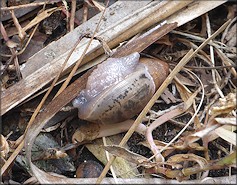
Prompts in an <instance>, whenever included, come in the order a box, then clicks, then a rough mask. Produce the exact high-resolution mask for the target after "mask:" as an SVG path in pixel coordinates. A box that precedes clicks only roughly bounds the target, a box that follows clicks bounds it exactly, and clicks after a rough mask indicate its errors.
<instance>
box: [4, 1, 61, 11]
mask: <svg viewBox="0 0 237 185" xmlns="http://www.w3.org/2000/svg"><path fill="white" fill-rule="evenodd" d="M59 1H60V0H50V1H44V2H37V3H29V4H22V5H17V6H10V7H2V8H0V10H1V11H6V10H15V9H20V8H28V7H33V6H40V5H44V4H54V3H57V2H59Z"/></svg>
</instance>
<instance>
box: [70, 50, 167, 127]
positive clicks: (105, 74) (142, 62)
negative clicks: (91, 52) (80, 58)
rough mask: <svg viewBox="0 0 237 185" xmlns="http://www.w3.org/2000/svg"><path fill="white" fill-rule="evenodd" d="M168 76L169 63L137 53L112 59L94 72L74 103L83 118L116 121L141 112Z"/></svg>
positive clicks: (101, 121)
mask: <svg viewBox="0 0 237 185" xmlns="http://www.w3.org/2000/svg"><path fill="white" fill-rule="evenodd" d="M167 75H168V64H167V63H165V62H163V61H160V60H157V59H149V58H141V59H140V55H139V53H137V52H135V53H132V54H130V55H128V56H125V57H121V58H109V59H107V60H106V61H104V62H103V63H102V64H99V65H98V67H97V68H96V69H95V70H94V71H93V72H92V73H91V75H90V76H89V78H88V81H87V84H86V89H84V90H82V91H81V92H80V94H79V95H78V96H77V98H76V99H74V100H73V102H72V103H73V106H74V107H77V108H78V109H79V111H78V116H79V118H81V119H84V120H88V121H91V122H99V123H112V122H113V123H117V122H121V121H125V120H127V119H130V118H132V117H133V116H135V115H136V114H138V113H139V112H140V111H141V110H142V109H143V108H144V107H145V105H146V104H147V102H148V101H149V100H150V98H151V97H152V96H153V94H154V92H155V91H156V89H157V88H158V87H159V86H160V85H161V83H162V82H163V81H164V80H165V78H166V77H167Z"/></svg>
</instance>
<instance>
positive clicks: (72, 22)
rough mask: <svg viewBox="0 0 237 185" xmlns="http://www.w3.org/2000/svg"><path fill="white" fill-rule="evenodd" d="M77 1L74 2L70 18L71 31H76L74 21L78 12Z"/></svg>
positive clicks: (73, 0)
mask: <svg viewBox="0 0 237 185" xmlns="http://www.w3.org/2000/svg"><path fill="white" fill-rule="evenodd" d="M76 6H77V1H76V0H72V4H71V17H70V31H72V30H74V20H75V12H76Z"/></svg>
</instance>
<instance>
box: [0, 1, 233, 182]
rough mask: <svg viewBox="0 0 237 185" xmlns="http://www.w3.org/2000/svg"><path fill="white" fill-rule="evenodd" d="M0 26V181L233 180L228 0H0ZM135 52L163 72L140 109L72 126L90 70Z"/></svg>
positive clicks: (229, 13)
mask: <svg viewBox="0 0 237 185" xmlns="http://www.w3.org/2000/svg"><path fill="white" fill-rule="evenodd" d="M149 3H150V4H149ZM192 12H193V13H192ZM0 24H1V25H0V26H1V52H0V55H1V61H0V62H1V115H2V125H1V126H2V132H1V138H0V139H1V163H0V164H1V176H2V182H4V183H9V184H13V183H25V184H29V183H59V182H60V183H74V184H79V183H95V182H97V183H101V182H102V183H143V184H147V183H177V182H186V183H201V182H207V183H234V181H235V179H236V63H235V61H236V58H237V57H236V28H237V26H236V25H237V23H236V2H235V1H229V2H225V1H210V2H208V1H206V2H205V1H200V2H196V1H195V2H192V1H177V2H172V1H163V2H161V3H160V4H159V3H158V1H155V2H150V1H141V2H134V1H115V0H113V1H111V0H110V1H106V0H105V1H102V0H100V1H99V0H98V1H97V0H85V1H81V0H51V1H39V0H35V1H34V0H23V1H18V0H3V1H1V23H0ZM134 52H139V53H140V54H141V56H145V57H149V58H153V59H154V58H155V59H160V60H163V61H165V62H167V63H168V64H169V76H168V77H167V78H166V79H165V81H164V82H163V83H162V85H161V86H160V87H159V88H158V90H157V91H156V92H155V93H154V95H153V97H152V98H151V99H150V101H149V102H148V103H147V104H146V105H144V109H143V110H142V111H141V112H140V114H138V115H136V116H134V117H131V119H129V120H126V121H124V122H121V123H110V124H103V123H91V122H87V121H85V120H80V119H79V118H78V116H77V115H78V114H77V111H78V110H77V109H76V108H74V107H72V105H71V101H72V100H73V99H74V98H75V97H76V96H77V95H78V93H80V91H81V90H82V89H84V88H85V86H86V82H87V78H88V76H89V75H90V73H91V71H92V70H93V69H94V68H95V67H96V65H97V64H99V63H101V62H103V61H104V60H105V59H107V58H109V57H113V58H119V57H122V56H127V55H129V54H131V53H134ZM105 70H106V69H105ZM138 101H141V100H138ZM111 122H112V121H111ZM40 169H41V170H40Z"/></svg>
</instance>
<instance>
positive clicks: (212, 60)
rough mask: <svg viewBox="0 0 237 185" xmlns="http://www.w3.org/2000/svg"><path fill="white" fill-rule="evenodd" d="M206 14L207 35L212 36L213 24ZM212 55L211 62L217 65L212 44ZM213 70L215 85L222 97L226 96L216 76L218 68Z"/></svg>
mask: <svg viewBox="0 0 237 185" xmlns="http://www.w3.org/2000/svg"><path fill="white" fill-rule="evenodd" d="M205 16H206V25H207V36H208V37H210V36H211V25H210V19H209V16H208V13H206V14H205ZM212 42H213V41H212V40H210V43H212ZM210 56H211V62H212V64H213V66H215V58H214V50H213V46H212V45H210ZM211 72H212V79H213V83H214V86H215V88H216V90H217V92H218V93H219V95H220V97H222V98H224V94H223V92H222V91H221V90H220V88H219V86H218V85H217V81H216V76H215V72H216V70H215V69H213V70H212V71H211Z"/></svg>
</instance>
